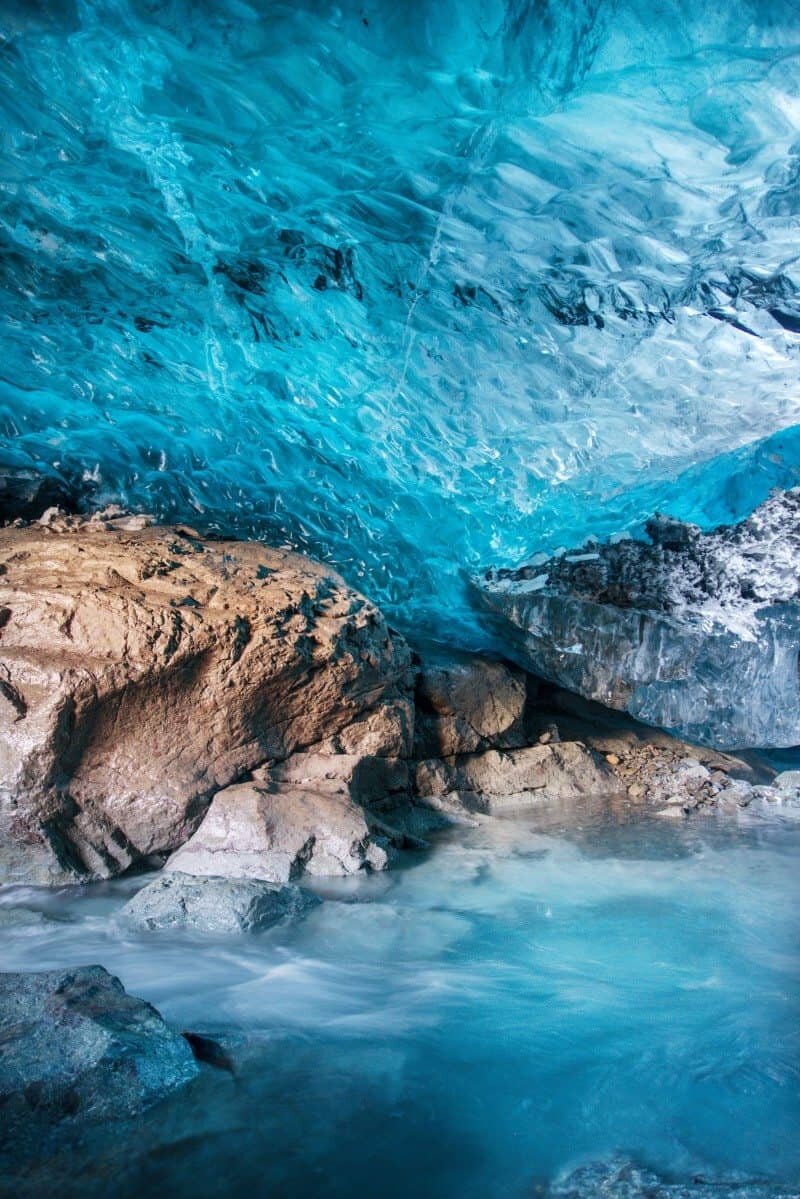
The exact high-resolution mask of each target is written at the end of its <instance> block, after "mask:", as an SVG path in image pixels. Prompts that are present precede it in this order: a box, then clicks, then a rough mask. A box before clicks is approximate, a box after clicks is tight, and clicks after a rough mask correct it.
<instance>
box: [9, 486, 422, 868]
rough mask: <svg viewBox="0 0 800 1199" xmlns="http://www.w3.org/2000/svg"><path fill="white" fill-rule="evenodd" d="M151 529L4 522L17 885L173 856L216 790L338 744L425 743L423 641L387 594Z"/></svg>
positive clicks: (121, 518) (368, 747)
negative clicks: (373, 597)
mask: <svg viewBox="0 0 800 1199" xmlns="http://www.w3.org/2000/svg"><path fill="white" fill-rule="evenodd" d="M148 523H149V522H148V518H146V517H141V516H128V515H126V514H124V513H122V512H120V511H114V512H111V513H106V514H101V515H98V516H95V517H93V518H92V519H82V518H77V517H75V518H70V517H65V516H64V515H63V513H60V512H59V511H57V510H54V511H51V512H48V513H45V514H44V516H43V517H42V519H41V521H40V522H38V523H37V524H36V525H32V526H28V527H17V528H5V529H0V833H2V836H1V837H0V845H1V846H2V848H0V879H2V880H3V881H33V882H42V883H52V882H62V881H71V880H77V879H81V878H86V877H94V878H103V877H109V876H111V875H113V874H116V873H119V872H120V871H122V870H124V869H126V868H127V867H128V866H129V865H130V864H131V863H133V862H136V861H137V860H140V859H142V858H145V857H147V856H148V855H151V854H165V853H169V852H170V851H173V850H175V849H177V848H178V846H180V845H181V844H182V843H183V842H184V841H186V840H187V838H188V837H189V836H190V835H191V834H192V832H193V831H194V830H195V829H196V828H197V826H198V824H199V823H200V821H201V820H202V817H203V814H204V812H205V810H206V808H207V807H208V804H209V802H210V800H211V798H212V796H213V795H214V794H215V792H217V791H219V790H220V789H222V788H224V787H226V786H227V785H229V784H231V783H233V782H235V781H236V780H237V779H239V778H241V777H242V776H243V775H244V776H246V774H247V772H248V771H250V770H252V769H254V768H256V767H258V766H259V765H261V764H263V763H265V762H273V761H275V760H280V759H283V758H286V757H288V756H289V755H291V754H292V753H293V752H294V751H296V750H298V749H302V748H303V747H306V746H311V745H317V744H318V743H320V742H322V741H323V740H327V742H328V744H329V745H333V746H334V748H335V749H337V750H338V749H342V748H344V749H347V750H348V752H361V753H369V754H371V755H373V756H375V757H379V756H391V757H402V756H406V755H407V754H408V753H409V751H410V747H411V736H412V725H413V695H412V688H413V671H412V670H411V668H410V653H409V650H408V648H407V646H406V645H405V642H404V641H403V640H402V638H400V637H399V636H397V635H396V634H393V633H392V632H390V630H389V629H388V627H387V625H386V623H385V621H384V619H383V617H382V615H381V613H380V612H379V611H378V610H377V609H376V608H375V607H374V606H373V605H372V604H371V603H369V602H368V601H367V600H365V599H364V598H363V597H362V596H360V595H359V594H358V593H357V592H355V591H353V590H351V589H350V588H349V587H347V586H346V585H345V584H344V583H343V582H342V580H341V579H340V578H339V577H338V576H337V575H335V574H334V573H332V572H331V571H330V570H329V569H328V568H326V567H323V566H321V565H319V564H317V563H315V562H313V561H311V560H310V559H307V558H303V557H301V556H299V555H296V554H292V553H287V552H284V551H282V550H276V549H271V548H269V547H267V546H264V545H260V544H257V543H249V542H226V541H210V540H203V539H202V538H200V537H198V536H197V535H196V534H195V533H194V532H193V531H192V530H190V529H188V528H186V527H175V528H171V527H160V528H154V527H147V526H148ZM334 743H335V744H334Z"/></svg>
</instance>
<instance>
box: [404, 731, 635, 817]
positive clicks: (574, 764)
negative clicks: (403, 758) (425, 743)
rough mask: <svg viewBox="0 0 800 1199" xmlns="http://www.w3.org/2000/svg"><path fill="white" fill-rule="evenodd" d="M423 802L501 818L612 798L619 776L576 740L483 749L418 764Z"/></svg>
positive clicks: (419, 788) (421, 800)
mask: <svg viewBox="0 0 800 1199" xmlns="http://www.w3.org/2000/svg"><path fill="white" fill-rule="evenodd" d="M416 790H417V794H418V799H419V802H421V803H422V802H425V803H429V804H431V805H432V806H434V807H442V808H444V809H446V810H447V809H453V808H459V807H461V808H466V809H467V810H468V811H472V812H489V813H497V812H502V811H508V810H513V809H520V808H526V807H531V806H535V805H538V804H541V803H547V802H553V801H559V800H571V799H579V798H581V797H582V796H601V795H611V794H613V793H614V792H616V791H618V790H619V783H618V782H617V779H616V777H615V775H614V774H613V773H612V771H611V770H610V769H609V768H608V766H607V765H606V764H605V763H604V762H603V761H602V759H601V758H600V756H599V754H596V753H592V751H591V750H588V749H587V748H586V746H585V745H582V744H581V743H580V742H578V741H563V742H556V743H555V744H552V745H530V746H526V747H524V748H522V749H512V750H494V749H490V750H485V751H484V752H483V753H476V754H458V755H455V756H454V757H449V758H433V759H430V760H427V761H424V762H420V763H419V764H418V765H417V771H416Z"/></svg>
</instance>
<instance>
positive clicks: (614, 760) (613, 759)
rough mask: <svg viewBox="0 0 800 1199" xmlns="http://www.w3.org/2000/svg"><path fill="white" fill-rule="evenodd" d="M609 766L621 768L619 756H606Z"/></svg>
mask: <svg viewBox="0 0 800 1199" xmlns="http://www.w3.org/2000/svg"><path fill="white" fill-rule="evenodd" d="M606 761H607V762H608V764H609V766H619V754H606Z"/></svg>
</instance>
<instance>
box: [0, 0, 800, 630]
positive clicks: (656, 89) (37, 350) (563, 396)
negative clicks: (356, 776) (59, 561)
mask: <svg viewBox="0 0 800 1199" xmlns="http://www.w3.org/2000/svg"><path fill="white" fill-rule="evenodd" d="M0 12H1V13H2V16H0V28H2V45H1V46H0V83H1V87H2V92H1V94H0V119H1V120H2V165H1V168H0V169H1V174H0V246H1V247H2V258H1V259H0V287H1V288H2V298H1V299H0V320H1V321H2V361H0V375H1V376H2V384H0V387H1V390H0V462H5V461H12V462H15V463H18V464H26V463H27V464H30V463H35V464H37V466H38V467H39V468H42V469H44V468H47V469H51V468H54V469H57V470H59V471H60V472H62V473H63V474H65V475H66V476H68V477H69V478H75V477H79V478H85V479H86V481H87V486H89V487H91V488H93V490H94V502H104V501H106V500H117V501H121V502H124V503H126V504H129V505H133V506H136V507H140V508H144V509H146V510H149V511H155V512H157V513H158V514H159V515H161V516H163V517H165V518H176V517H179V518H181V519H184V520H186V519H189V520H191V521H192V523H194V524H195V525H199V526H201V527H208V526H213V527H217V528H219V529H221V530H222V531H225V532H236V533H239V534H253V533H255V534H258V535H262V536H265V537H267V538H269V539H271V540H275V541H278V542H279V543H290V544H292V545H296V546H299V547H301V548H305V549H308V550H310V551H311V552H313V553H315V554H316V555H318V556H322V557H325V558H327V559H328V560H330V561H332V562H333V563H335V564H336V565H337V566H338V567H339V569H341V570H342V571H343V572H344V573H345V575H346V576H347V577H348V579H349V580H350V581H352V582H353V583H355V584H357V585H359V586H361V587H362V588H363V589H364V590H366V591H367V592H368V593H370V594H371V595H372V596H373V597H374V598H375V599H377V600H378V601H380V602H382V603H383V604H384V605H385V606H386V607H387V609H388V610H389V611H390V613H391V614H392V615H393V616H394V618H395V620H397V621H398V622H400V623H401V624H402V625H403V626H404V627H409V626H412V625H413V626H414V627H415V628H421V627H426V626H427V627H428V628H429V629H430V630H432V631H439V632H441V631H446V630H448V629H449V630H452V629H454V628H456V627H457V626H458V622H459V621H460V620H461V618H462V616H463V609H462V604H463V603H464V601H463V599H462V591H461V580H462V578H463V575H464V572H469V571H472V570H475V569H476V568H477V567H478V566H480V565H486V564H489V563H500V564H514V563H516V562H518V561H519V560H520V559H521V558H524V557H525V556H527V555H529V554H531V553H533V552H535V551H537V550H542V549H544V550H551V549H553V548H555V547H557V546H559V545H562V544H564V545H566V544H572V543H575V542H579V541H581V540H582V539H583V538H584V537H585V536H586V535H588V534H590V533H593V534H598V535H601V536H602V535H606V534H608V533H611V532H613V531H616V530H618V529H620V528H623V527H628V528H633V527H635V526H636V525H637V524H638V523H639V522H640V521H641V520H642V519H643V518H644V517H646V516H648V515H649V514H650V513H651V511H652V510H653V509H654V508H656V507H665V506H666V507H669V508H672V509H674V510H676V511H679V514H680V515H683V516H688V517H691V518H694V519H700V520H701V521H702V522H703V523H713V522H715V521H719V520H723V519H726V518H730V517H732V516H736V517H738V516H741V515H743V514H744V513H745V512H746V511H748V510H749V509H750V508H752V507H753V505H754V504H755V503H756V502H758V501H759V500H761V499H762V498H763V497H764V496H765V495H766V493H767V492H768V490H769V489H770V487H771V486H773V485H775V484H779V485H787V484H790V483H795V482H797V481H800V469H798V464H800V434H799V433H798V430H797V428H794V427H793V426H796V425H797V424H798V423H800V381H799V379H798V368H799V367H800V265H799V264H798V256H800V10H798V6H797V5H796V4H795V3H793V2H790V0H774V2H772V3H770V2H756V0H752V2H747V0H730V2H728V3H724V4H723V3H720V0H572V2H571V3H567V2H566V0H552V2H549V0H538V2H528V3H522V2H506V3H500V2H497V3H490V2H488V0H487V2H485V3H480V2H479V0H472V2H471V3H457V4H448V3H442V2H441V0H414V2H408V3H398V2H395V3H389V2H388V0H385V2H383V3H380V4H377V3H373V2H371V0H365V2H364V3H362V4H350V3H343V4H340V5H331V4H324V3H319V4H315V3H308V2H306V3H302V2H301V3H294V4H266V3H263V2H261V3H245V2H244V0H241V2H240V0H214V3H197V2H191V3H190V2H189V0H184V2H179V0H174V2H167V0H165V2H159V0H149V2H145V0H136V2H134V0H130V3H126V2H125V0H108V2H97V3H77V4H74V5H73V4H66V3H65V4H55V3H53V4H48V3H39V4H32V3H23V4H20V3H9V2H8V0H2V4H0Z"/></svg>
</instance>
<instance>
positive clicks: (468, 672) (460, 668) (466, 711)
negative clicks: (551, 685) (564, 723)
mask: <svg viewBox="0 0 800 1199" xmlns="http://www.w3.org/2000/svg"><path fill="white" fill-rule="evenodd" d="M525 698H526V680H525V674H524V672H523V671H521V670H517V669H516V668H514V667H511V666H507V665H505V664H504V663H503V662H492V661H489V660H488V659H485V658H479V657H470V658H467V657H453V658H447V659H444V660H441V661H430V662H424V663H423V667H422V670H421V673H420V675H419V678H418V680H417V692H416V700H417V720H416V725H415V747H414V748H415V756H416V757H418V758H432V757H438V756H443V757H444V756H449V755H451V754H459V753H473V752H475V751H476V750H479V749H488V748H496V747H501V746H502V747H507V746H511V745H521V744H523V743H524V734H523V732H522V716H523V711H524V708H525Z"/></svg>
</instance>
